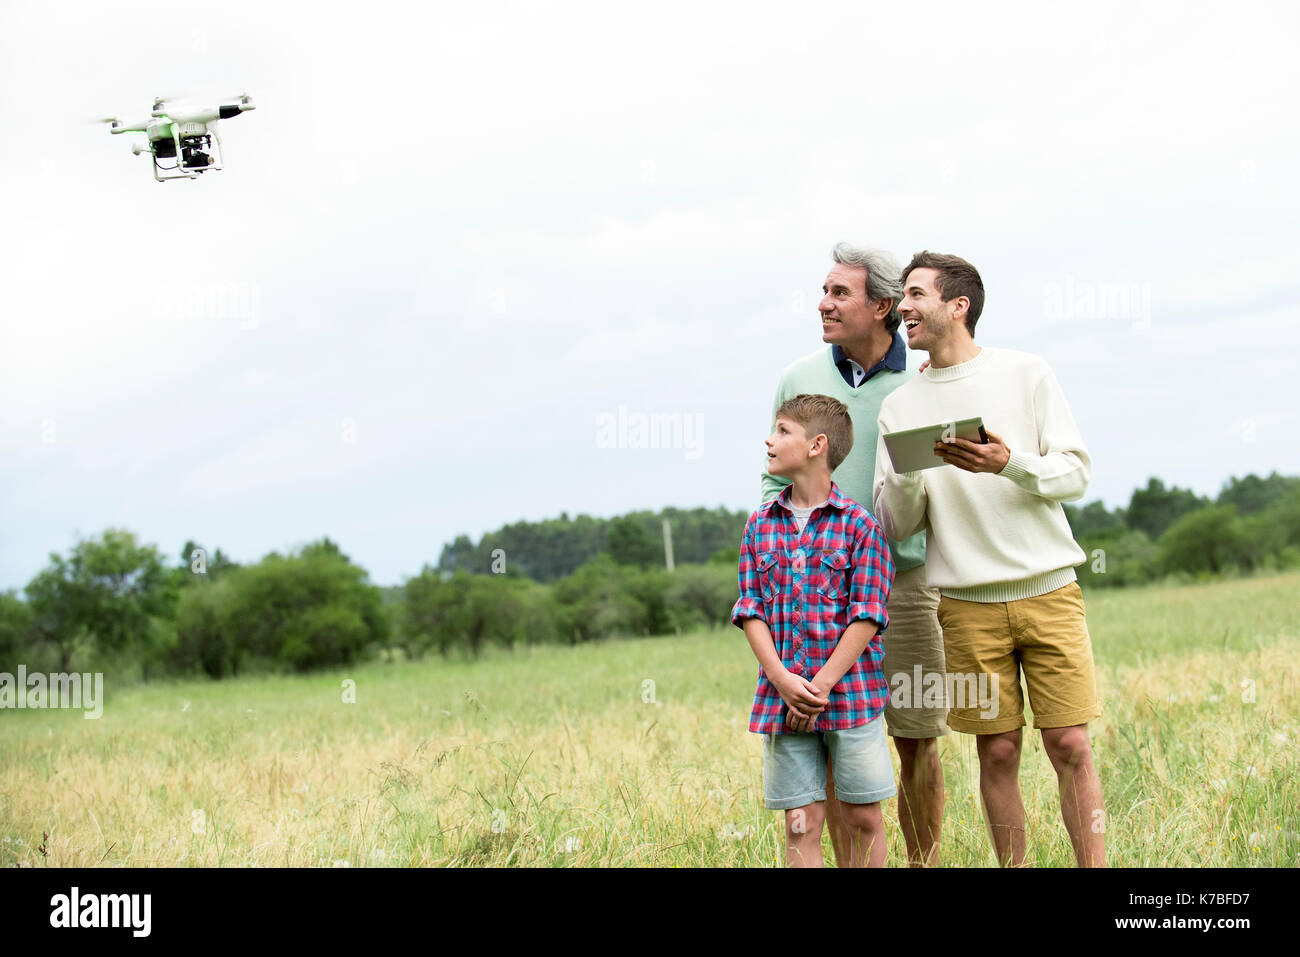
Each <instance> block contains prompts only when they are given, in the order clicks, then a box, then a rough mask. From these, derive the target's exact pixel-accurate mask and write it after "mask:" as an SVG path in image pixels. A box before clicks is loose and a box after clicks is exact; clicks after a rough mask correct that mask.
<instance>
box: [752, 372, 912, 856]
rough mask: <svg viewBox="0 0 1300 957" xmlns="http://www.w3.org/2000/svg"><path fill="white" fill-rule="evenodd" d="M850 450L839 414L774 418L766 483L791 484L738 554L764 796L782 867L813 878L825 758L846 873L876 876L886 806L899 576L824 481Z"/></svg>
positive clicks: (811, 412) (791, 404) (797, 404)
mask: <svg viewBox="0 0 1300 957" xmlns="http://www.w3.org/2000/svg"><path fill="white" fill-rule="evenodd" d="M852 447H853V422H852V420H851V419H850V418H849V413H848V409H847V408H846V407H845V406H844V404H843V403H842V402H840V401H838V400H836V399H833V398H831V397H830V396H826V395H797V396H794V397H793V398H791V399H788V400H787V401H785V402H784V403H782V405H781V406H780V408H778V409H777V412H776V422H775V425H774V428H773V432H772V434H771V435H770V436H769V437H768V438H767V449H768V471H769V472H771V473H772V474H773V475H782V476H785V477H786V478H789V479H790V480H791V484H790V485H789V486H787V487H786V488H785V490H784V491H782V492H781V494H780V495H779V496H778V497H777V498H776V499H774V500H772V501H771V502H768V503H767V504H766V505H764V506H763V507H762V508H760V509H759V510H758V511H756V512H755V513H754V514H753V515H751V516H750V518H749V522H748V523H747V524H746V526H745V535H744V538H743V539H742V541H741V545H740V575H739V581H740V598H739V600H738V601H737V602H736V605H735V607H734V608H733V609H732V612H731V620H732V622H733V623H734V624H735V625H737V626H738V627H740V628H741V629H742V630H743V631H744V632H745V637H746V638H747V639H748V640H749V646H750V648H752V649H753V651H754V656H755V657H756V658H758V663H759V665H760V666H761V668H762V670H761V671H760V673H759V676H758V688H757V690H756V691H755V693H754V705H753V709H752V710H751V712H750V719H749V730H750V731H753V732H756V733H759V734H764V735H766V739H765V742H764V749H763V792H764V799H765V803H766V805H767V807H768V808H770V809H773V810H778V809H780V810H784V811H785V812H786V815H785V829H786V863H787V864H788V865H789V866H791V867H821V866H822V851H821V833H822V824H823V821H824V819H825V806H824V805H825V800H826V756H827V752H829V753H830V756H831V760H832V761H833V763H834V766H835V791H836V795H837V796H838V798H839V799H840V801H841V802H843V805H844V817H845V825H846V828H847V830H848V832H849V838H850V845H851V853H850V856H849V861H848V864H849V866H850V867H864V866H870V867H883V866H884V863H885V832H884V827H883V821H882V818H881V813H880V802H881V801H882V800H883V799H885V798H889V797H893V796H894V795H895V794H896V793H897V791H896V789H895V787H894V771H893V766H892V765H891V764H890V761H889V746H888V744H887V743H886V738H885V729H884V722H883V721H881V720H879V719H880V716H881V715H882V714H883V713H884V709H885V700H886V698H887V697H888V685H887V684H886V683H885V676H884V672H883V668H882V661H883V658H884V645H883V643H882V639H881V632H883V631H884V630H885V628H886V626H887V625H888V624H889V618H888V615H887V614H886V612H885V605H886V603H887V602H888V600H889V588H890V585H891V584H892V582H893V579H894V564H893V560H892V559H891V558H890V554H889V545H888V544H887V543H886V541H885V536H884V533H883V532H882V531H881V529H880V526H879V525H877V524H876V522H875V520H874V519H872V517H871V515H870V514H869V513H868V512H867V510H866V509H865V508H863V507H862V506H861V505H859V504H858V503H857V502H854V501H853V500H852V499H850V498H846V497H845V496H844V495H843V493H841V492H840V490H839V488H838V486H836V485H835V483H834V482H832V481H831V472H832V471H833V470H834V469H835V468H836V467H837V466H838V465H839V464H840V463H841V462H842V461H844V457H845V456H846V455H847V454H848V453H849V450H850V449H851V448H852Z"/></svg>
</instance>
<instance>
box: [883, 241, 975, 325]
mask: <svg viewBox="0 0 1300 957" xmlns="http://www.w3.org/2000/svg"><path fill="white" fill-rule="evenodd" d="M913 269H933V270H934V271H935V272H936V273H938V275H937V276H936V277H935V280H934V286H935V289H937V290H938V291H939V298H940V299H942V300H943V301H944V302H951V301H952V300H954V299H956V298H957V297H958V296H965V297H966V298H967V299H968V300H970V308H969V309H967V310H966V331H967V332H969V333H970V334H971V338H972V339H973V338H975V323H976V322H978V321H979V317H980V313H981V312H983V311H984V280H983V279H981V278H980V274H979V270H978V269H976V268H975V267H974V266H972V265H971V264H970V263H968V262H967V261H966V260H964V259H962V258H961V257H960V256H949V255H946V254H944V253H932V252H930V251H929V250H928V249H923V250H921V251H920V252H919V253H917V254H916V255H915V256H913V257H912V261H911V262H910V263H908V264H907V266H906V267H904V269H903V286H904V289H905V290H906V286H907V277H908V275H910V274H911V272H912V270H913ZM904 295H906V291H904Z"/></svg>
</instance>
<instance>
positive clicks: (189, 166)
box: [102, 93, 257, 183]
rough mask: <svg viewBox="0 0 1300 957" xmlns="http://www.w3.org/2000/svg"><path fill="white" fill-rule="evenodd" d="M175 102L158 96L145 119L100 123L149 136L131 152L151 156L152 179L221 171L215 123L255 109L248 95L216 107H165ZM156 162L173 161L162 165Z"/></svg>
mask: <svg viewBox="0 0 1300 957" xmlns="http://www.w3.org/2000/svg"><path fill="white" fill-rule="evenodd" d="M176 99H178V97H161V96H160V97H158V98H157V99H155V100H154V102H153V109H152V111H151V112H150V115H149V119H147V120H141V121H139V122H135V123H124V122H123V121H122V120H120V119H118V118H117V117H116V116H109V117H105V118H104V119H103V120H102V122H104V123H108V124H110V126H109V130H108V131H109V132H110V133H113V134H117V133H144V134H146V135H147V136H148V137H149V142H148V143H147V144H144V143H133V144H132V145H131V152H132V153H134V154H135V155H136V156H139V155H140V154H141V153H143V152H145V151H146V150H148V151H149V154H150V155H151V156H152V157H153V178H154V179H156V180H157V181H158V182H160V183H163V182H166V181H167V180H169V179H198V178H199V174H200V173H207V172H210V171H212V170H216V169H221V168H222V158H223V157H222V151H221V134H220V133H219V132H217V121H218V120H228V119H231V118H233V117H236V116H239V114H241V113H246V112H248V111H249V110H254V109H257V107H256V106H255V105H254V103H253V99H252V97H250V96H249V95H248V94H247V93H240V94H238V95H236V96H231V97H227V98H226V99H225V101H224V102H221V103H218V104H216V105H210V104H200V105H192V106H178V107H174V108H168V106H167V102H168V100H176ZM214 153H215V155H214ZM159 160H172V161H173V162H172V164H171V165H164V164H162V163H160V162H159Z"/></svg>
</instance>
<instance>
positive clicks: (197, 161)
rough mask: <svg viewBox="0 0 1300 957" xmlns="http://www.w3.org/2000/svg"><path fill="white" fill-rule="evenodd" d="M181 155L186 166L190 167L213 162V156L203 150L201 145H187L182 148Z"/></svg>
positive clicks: (194, 167) (193, 167)
mask: <svg viewBox="0 0 1300 957" xmlns="http://www.w3.org/2000/svg"><path fill="white" fill-rule="evenodd" d="M181 156H182V159H183V160H184V162H185V166H186V167H187V168H190V169H197V168H198V167H200V166H209V165H211V163H212V157H211V156H210V155H208V154H207V153H205V152H203V148H202V147H200V146H186V147H184V148H182V149H181Z"/></svg>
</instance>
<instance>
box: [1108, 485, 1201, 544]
mask: <svg viewBox="0 0 1300 957" xmlns="http://www.w3.org/2000/svg"><path fill="white" fill-rule="evenodd" d="M1208 504H1209V502H1208V501H1207V500H1206V499H1204V498H1201V497H1200V496H1198V495H1196V493H1194V492H1192V491H1191V490H1189V489H1185V488H1177V487H1172V488H1168V489H1167V488H1165V483H1164V482H1162V481H1160V479H1158V478H1152V479H1151V480H1150V481H1148V482H1147V487H1146V488H1145V489H1134V491H1133V495H1132V497H1131V498H1130V499H1129V505H1128V510H1127V513H1126V517H1127V522H1128V527H1129V528H1137V529H1141V530H1142V531H1144V532H1146V533H1147V535H1149V536H1150V537H1151V538H1152V539H1157V538H1159V537H1160V536H1161V534H1163V532H1164V530H1165V529H1167V528H1168V527H1169V526H1171V525H1173V524H1174V522H1176V521H1178V519H1180V518H1181V517H1182V516H1184V515H1186V514H1187V513H1188V512H1193V511H1195V510H1196V509H1198V508H1203V507H1204V506H1206V505H1208Z"/></svg>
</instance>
